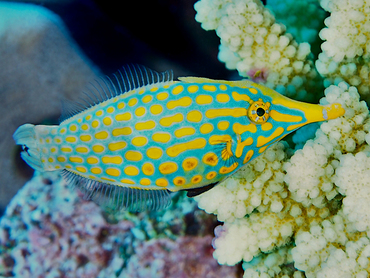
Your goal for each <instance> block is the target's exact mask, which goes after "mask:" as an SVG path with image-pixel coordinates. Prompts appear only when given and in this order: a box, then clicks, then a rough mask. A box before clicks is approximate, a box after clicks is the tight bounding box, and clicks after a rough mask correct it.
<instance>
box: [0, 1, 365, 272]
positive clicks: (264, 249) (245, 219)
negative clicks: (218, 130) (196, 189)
mask: <svg viewBox="0 0 370 278" xmlns="http://www.w3.org/2000/svg"><path fill="white" fill-rule="evenodd" d="M194 7H195V10H196V12H197V14H196V18H195V19H196V20H197V21H198V22H200V23H201V26H202V28H203V29H205V30H215V31H216V33H217V35H218V36H219V37H220V39H221V40H220V48H219V56H218V58H219V60H220V61H222V62H224V63H225V66H226V67H227V68H228V69H236V70H237V71H238V73H239V75H241V76H243V77H248V78H250V79H252V80H253V81H255V82H260V83H262V84H263V85H265V86H267V87H269V88H272V89H274V90H276V91H278V92H280V93H282V94H283V95H285V96H288V97H290V98H293V99H296V100H301V101H305V102H307V101H312V102H314V103H317V102H318V101H319V103H320V104H321V105H328V106H327V107H331V105H333V104H335V103H338V104H340V105H341V107H343V108H344V110H345V114H344V115H342V116H340V117H339V118H336V119H332V120H329V121H326V122H322V123H314V124H310V125H307V126H306V127H303V128H301V129H300V130H298V131H297V132H296V133H295V134H294V135H293V136H292V137H290V138H287V140H286V141H281V142H278V143H276V144H274V145H273V146H272V147H270V148H269V149H267V150H266V151H265V152H264V153H263V154H262V155H260V156H259V157H257V158H256V159H254V160H253V161H251V162H249V163H248V164H246V165H245V166H244V167H242V168H241V169H240V170H239V171H237V172H236V173H235V174H233V175H232V176H231V177H229V178H227V179H225V180H224V181H223V182H221V183H219V184H218V185H217V186H215V187H214V188H212V189H210V190H208V191H206V192H204V193H202V194H200V195H198V196H196V197H195V198H194V199H195V200H196V202H197V204H198V206H199V208H200V209H202V210H204V211H205V212H206V213H208V214H209V215H208V214H205V213H203V214H202V211H199V210H197V209H196V208H195V207H196V203H195V202H194V201H193V199H191V198H185V197H184V195H181V194H178V193H176V194H175V197H174V198H173V203H172V205H171V206H170V207H169V208H168V209H167V210H163V211H159V212H151V213H150V214H151V215H150V217H148V214H145V213H140V214H135V215H134V214H131V213H129V212H125V213H123V214H122V215H119V216H113V215H106V214H103V213H102V212H101V210H100V208H98V207H97V206H95V204H93V203H91V202H88V201H85V200H81V199H80V198H79V196H78V193H76V192H73V191H70V190H69V189H68V188H67V186H66V184H65V182H63V181H62V180H61V179H60V176H59V175H57V174H55V173H47V174H40V173H36V175H35V177H34V178H33V179H32V180H31V181H30V182H29V183H27V184H26V185H25V187H24V188H23V189H22V190H21V191H20V192H19V193H18V195H17V196H16V197H15V198H14V199H13V200H12V202H11V204H10V205H9V207H8V208H7V211H6V213H5V215H4V217H3V218H2V219H1V221H0V252H2V253H3V255H2V256H0V275H8V276H15V277H44V276H43V275H44V274H45V273H48V274H49V276H48V277H61V276H63V275H66V273H68V274H70V275H71V277H121V278H123V277H163V278H164V277H215V278H216V277H237V273H238V271H237V266H238V265H239V266H240V265H242V267H243V273H244V274H243V277H244V278H249V277H250V278H257V277H261V278H267V277H284V278H288V277H293V278H303V277H320V278H321V277H358V278H360V277H361V278H362V277H363V278H365V277H368V276H369V275H370V270H369V269H370V263H369V258H370V146H369V144H370V134H369V130H370V117H369V110H368V107H367V104H366V102H365V101H367V100H370V91H369V73H370V69H369V65H368V62H369V57H368V55H369V53H367V51H368V50H369V49H370V40H369V38H370V19H369V16H370V1H365V0H347V1H345V0H322V1H308V0H294V1H293V0H285V1H284V0H275V1H272V0H270V1H267V6H264V5H263V3H262V2H261V1H260V0H200V1H198V2H197V3H196V4H195V6H194ZM325 11H326V12H328V14H329V17H328V18H326V19H324V17H325V14H326V13H325ZM275 17H276V18H275ZM322 21H324V24H325V26H324V25H322ZM284 24H285V25H284ZM318 38H320V39H321V40H322V41H323V42H322V41H319V39H318ZM320 44H321V48H319V47H318V46H319V45H320ZM315 49H317V50H315ZM328 113H330V111H328ZM103 215H104V216H105V218H104V217H103ZM211 215H216V217H217V220H218V221H220V222H222V223H221V224H220V225H218V226H216V228H215V229H214V234H215V237H214V238H213V240H211V238H210V236H209V235H207V232H206V231H205V230H202V229H204V227H206V226H208V227H211V226H212V224H211V223H212V218H211V217H212V216H211ZM186 218H191V219H192V223H197V224H198V225H197V226H196V228H194V227H193V228H191V226H188V224H189V219H188V220H186ZM202 224H203V225H202ZM189 231H192V232H189ZM189 235H192V236H189ZM211 241H212V242H211ZM210 244H212V246H213V247H214V251H213V257H214V259H216V261H217V262H218V264H217V263H216V261H215V260H213V258H212V257H211V253H212V250H210ZM194 254H202V255H201V256H199V257H194ZM36 266H37V267H36ZM210 266H212V267H210ZM73 275H74V276H73Z"/></svg>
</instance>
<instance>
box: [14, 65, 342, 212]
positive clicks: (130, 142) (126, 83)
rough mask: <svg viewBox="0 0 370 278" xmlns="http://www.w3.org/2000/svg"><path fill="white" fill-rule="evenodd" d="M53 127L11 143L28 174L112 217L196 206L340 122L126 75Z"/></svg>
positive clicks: (222, 85)
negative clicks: (51, 174)
mask: <svg viewBox="0 0 370 278" xmlns="http://www.w3.org/2000/svg"><path fill="white" fill-rule="evenodd" d="M85 95H86V97H87V99H88V101H86V104H79V105H78V106H76V107H74V108H69V110H68V111H66V112H65V113H64V115H63V116H62V118H61V123H60V125H55V126H44V125H37V126H35V125H32V124H25V125H22V126H21V127H19V128H18V129H17V131H16V132H15V133H14V139H15V141H16V143H17V144H18V145H21V146H22V147H23V151H22V153H21V155H22V158H23V159H24V160H25V161H26V162H27V163H28V164H29V165H30V166H31V167H33V168H34V169H35V170H38V171H54V170H60V171H62V173H63V175H64V176H65V177H66V178H67V179H68V180H69V181H70V182H71V183H72V184H74V185H76V186H77V187H79V188H80V189H82V190H83V191H84V192H85V193H86V196H87V197H88V198H91V199H93V200H95V201H97V202H101V201H104V202H105V201H109V203H111V204H113V205H114V207H115V208H116V209H121V208H128V209H130V210H143V209H159V208H163V207H166V206H167V205H168V204H169V202H170V195H169V192H174V191H178V190H187V191H188V196H196V195H198V194H200V193H202V192H204V191H206V190H208V189H210V188H212V187H213V186H214V185H216V184H217V183H219V182H220V181H222V180H224V179H225V178H227V177H228V176H229V175H231V174H233V173H234V172H235V171H237V170H238V169H240V167H242V166H243V165H245V164H247V163H248V162H249V161H251V160H252V159H254V158H256V157H258V156H259V155H260V154H261V153H263V152H264V151H265V150H266V149H267V148H268V147H270V146H271V145H272V144H273V143H275V142H277V141H279V140H280V139H282V138H283V137H284V136H286V135H287V134H289V133H291V132H293V131H294V130H296V129H298V128H299V127H302V126H304V125H306V124H309V123H312V122H320V121H325V120H330V119H335V118H337V117H339V116H342V115H343V114H344V112H345V111H344V109H343V108H342V106H341V105H340V104H338V103H333V104H330V105H324V106H323V105H316V104H308V103H303V102H298V101H295V100H292V99H289V98H287V97H285V96H283V95H280V94H279V93H277V92H275V91H274V90H272V89H270V88H268V87H265V86H263V85H260V84H256V83H253V82H251V81H248V80H242V81H221V80H212V79H206V78H197V77H181V78H179V81H174V80H173V78H172V73H171V72H164V73H157V72H154V71H152V70H149V69H147V68H144V67H143V66H127V67H124V68H123V70H122V71H119V72H117V73H116V74H113V75H112V76H111V77H107V78H104V79H103V78H102V79H101V80H99V81H97V82H96V83H95V84H92V86H91V90H90V93H89V94H86V93H85Z"/></svg>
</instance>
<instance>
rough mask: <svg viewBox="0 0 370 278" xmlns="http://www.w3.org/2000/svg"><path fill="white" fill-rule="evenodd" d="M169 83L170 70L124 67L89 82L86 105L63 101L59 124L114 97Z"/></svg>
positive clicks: (171, 75)
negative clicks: (159, 71) (160, 70)
mask: <svg viewBox="0 0 370 278" xmlns="http://www.w3.org/2000/svg"><path fill="white" fill-rule="evenodd" d="M171 81H173V72H172V71H171V70H169V71H165V72H162V73H158V72H156V71H154V70H151V69H149V68H147V67H144V66H142V65H137V64H129V65H125V66H123V67H122V69H120V70H118V71H117V72H115V73H113V74H111V75H106V76H102V77H99V78H97V79H95V80H94V81H92V82H90V83H89V84H88V86H87V92H85V93H84V94H85V97H86V95H88V97H86V99H84V102H85V103H86V104H85V103H83V104H82V103H77V102H72V101H67V100H63V101H62V116H61V117H60V118H59V123H62V122H64V121H65V120H68V119H69V118H71V117H73V116H75V115H77V114H79V113H81V112H82V111H84V110H86V109H88V108H91V107H93V106H95V105H98V104H100V103H102V102H104V101H107V100H109V99H112V98H114V97H116V96H119V95H122V94H125V93H127V92H130V91H132V90H135V89H138V88H141V87H144V86H148V85H153V84H157V83H165V82H171Z"/></svg>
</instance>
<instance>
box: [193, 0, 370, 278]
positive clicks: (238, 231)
mask: <svg viewBox="0 0 370 278" xmlns="http://www.w3.org/2000/svg"><path fill="white" fill-rule="evenodd" d="M267 2H268V3H267V4H269V2H270V1H267ZM271 2H272V4H271V5H272V6H271V7H272V8H277V7H280V10H279V11H278V12H277V14H278V15H281V16H284V15H287V16H286V17H287V18H288V17H291V16H292V12H291V11H292V8H291V6H292V7H294V6H296V5H299V6H300V9H301V10H300V13H299V14H296V15H295V16H296V18H295V20H294V19H292V20H291V21H290V22H289V20H287V21H286V23H287V24H291V25H290V26H287V27H285V26H284V25H282V24H280V23H278V22H277V21H275V18H274V16H273V14H272V12H271V11H269V10H268V9H267V8H265V7H264V6H263V4H262V3H261V2H260V1H257V0H231V1H223V0H220V1H213V0H212V1H211V0H201V1H199V2H197V3H196V4H195V9H196V11H197V15H196V20H197V21H199V22H200V23H201V24H202V27H203V28H204V29H206V30H216V33H217V35H218V36H219V37H220V38H221V44H220V52H219V59H220V60H221V61H223V62H225V64H226V67H227V68H229V69H237V70H238V72H239V74H240V75H242V76H249V77H250V78H255V76H253V75H255V74H256V71H257V70H261V69H263V71H264V73H263V76H264V81H262V82H264V83H265V85H267V86H269V87H271V88H274V89H276V90H278V91H280V92H282V93H283V94H286V95H289V96H291V97H294V98H297V99H303V100H308V99H315V98H317V97H318V96H320V94H321V93H322V90H320V84H322V79H323V84H324V86H325V87H326V89H325V91H324V94H325V96H324V97H322V98H321V100H320V103H321V104H328V103H333V102H338V103H341V104H342V105H343V107H344V108H345V110H346V113H345V115H344V116H342V117H341V118H338V119H335V120H332V121H328V122H325V123H322V124H321V125H320V126H319V128H318V129H317V131H316V133H315V135H314V136H312V137H311V138H312V139H310V140H308V141H307V142H305V143H302V142H303V141H305V140H304V139H303V138H304V133H303V132H299V133H298V132H297V136H294V137H293V142H296V143H298V144H300V145H301V149H299V150H297V151H295V152H293V151H292V150H291V149H290V147H289V146H287V144H285V143H278V144H276V145H275V146H273V147H272V148H270V149H269V150H267V151H266V152H265V153H264V154H263V155H262V156H261V157H259V158H257V159H256V160H254V161H252V162H251V163H250V164H248V165H247V166H246V167H245V168H243V169H242V170H240V171H239V172H238V173H237V174H236V175H234V176H233V177H231V178H229V179H228V180H226V181H225V182H223V183H222V184H221V185H219V186H216V187H215V188H213V189H212V190H210V191H208V192H205V193H204V194H202V195H200V196H198V197H196V200H197V201H198V202H199V203H198V204H199V207H200V208H202V209H204V210H205V211H206V212H208V213H213V214H216V215H217V218H218V220H219V221H222V222H224V223H223V225H220V226H218V227H216V229H215V235H216V237H215V239H214V241H213V246H214V248H215V252H214V254H213V255H214V257H215V258H216V259H217V261H218V262H219V263H220V264H227V265H235V264H237V263H239V262H242V263H243V269H244V271H245V272H244V278H246V277H295V278H298V277H368V276H369V275H370V273H369V257H370V240H369V236H370V213H369V211H370V205H369V204H370V157H369V154H370V147H369V144H370V134H369V129H370V119H369V110H368V108H367V105H366V103H365V101H361V100H360V98H363V99H365V100H367V99H369V65H368V61H369V60H368V55H369V53H368V52H367V51H369V44H370V40H369V38H370V36H369V35H370V34H369V31H370V20H369V16H370V2H369V1H362V0H360V1H330V0H324V1H320V4H319V3H318V2H315V1H289V0H288V1H271ZM283 4H285V5H283ZM320 5H321V7H320ZM322 9H324V10H326V11H328V12H329V13H330V16H329V17H328V18H326V19H325V21H324V23H325V25H326V27H325V28H323V29H322V30H321V31H320V30H313V29H310V27H308V28H307V27H305V25H304V23H305V22H308V23H311V25H312V26H313V27H317V26H319V25H320V24H319V22H318V23H316V24H313V23H312V14H318V15H319V17H318V18H317V21H320V15H321V16H322V15H323V12H322ZM293 16H294V15H293ZM307 16H309V17H311V18H309V19H307V18H306V17H307ZM286 29H287V30H288V32H289V30H293V31H294V32H292V33H294V34H299V35H297V38H300V39H303V38H305V37H307V38H308V40H310V37H311V39H312V35H315V34H316V33H317V32H319V33H318V34H319V36H320V38H321V39H322V40H323V41H324V43H323V44H322V46H321V47H322V52H321V53H320V54H319V55H318V59H317V60H316V62H315V65H316V69H317V71H318V73H317V72H316V71H315V67H314V61H313V57H314V56H313V55H312V54H311V52H310V44H308V43H307V42H301V43H299V42H297V41H295V40H294V38H293V36H292V35H291V34H289V33H288V32H286V31H285V30H286ZM311 41H312V40H311ZM251 73H252V74H251ZM251 75H252V76H251ZM315 88H316V89H315ZM312 133H313V132H312V131H309V132H308V133H307V134H308V136H310V135H312ZM307 139H309V137H306V140H307Z"/></svg>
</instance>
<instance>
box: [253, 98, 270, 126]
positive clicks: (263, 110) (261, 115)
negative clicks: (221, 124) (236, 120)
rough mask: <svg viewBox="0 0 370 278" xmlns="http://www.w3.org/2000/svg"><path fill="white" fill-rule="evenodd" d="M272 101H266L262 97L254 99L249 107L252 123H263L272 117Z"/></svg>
mask: <svg viewBox="0 0 370 278" xmlns="http://www.w3.org/2000/svg"><path fill="white" fill-rule="evenodd" d="M269 108H270V103H269V102H264V101H262V99H259V100H258V101H254V102H253V103H252V104H251V106H249V108H248V112H247V116H248V118H249V120H250V121H251V122H252V123H255V124H263V123H265V122H266V121H267V120H268V118H269V117H270V115H269V113H270V111H269Z"/></svg>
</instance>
